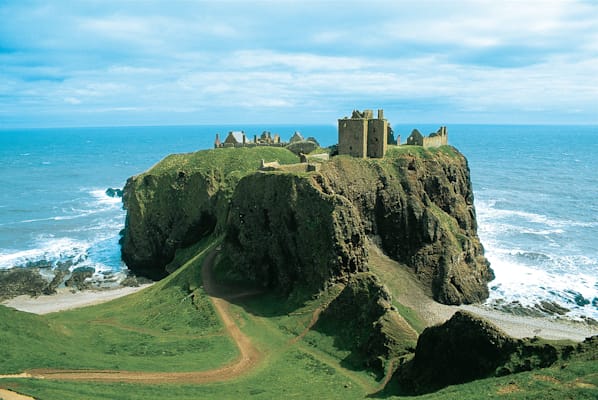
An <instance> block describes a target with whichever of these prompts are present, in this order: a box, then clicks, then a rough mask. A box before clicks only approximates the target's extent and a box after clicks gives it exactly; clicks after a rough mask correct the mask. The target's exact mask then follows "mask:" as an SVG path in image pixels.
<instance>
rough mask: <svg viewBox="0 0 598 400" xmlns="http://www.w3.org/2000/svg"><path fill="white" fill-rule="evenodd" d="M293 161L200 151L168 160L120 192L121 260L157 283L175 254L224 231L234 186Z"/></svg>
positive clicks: (276, 155)
mask: <svg viewBox="0 0 598 400" xmlns="http://www.w3.org/2000/svg"><path fill="white" fill-rule="evenodd" d="M262 159H265V160H267V161H275V160H277V161H278V162H280V163H281V164H285V163H293V162H297V161H298V159H297V157H296V156H295V155H294V154H292V153H290V152H289V151H288V150H285V149H281V148H273V147H268V148H242V149H232V148H231V149H215V150H204V151H199V152H196V153H190V154H176V155H171V156H169V157H167V158H165V159H164V160H162V161H161V162H160V163H158V164H157V165H155V166H154V167H152V168H151V169H150V170H149V171H147V172H145V173H143V174H140V175H137V176H134V177H131V178H129V180H128V181H127V184H126V185H125V188H124V190H123V203H124V207H125V209H126V210H127V218H126V224H125V229H124V231H123V237H122V239H121V245H122V258H123V260H124V261H125V263H126V264H127V266H128V267H129V268H130V269H131V270H132V271H134V272H135V273H136V274H139V275H143V276H147V277H150V278H152V279H160V278H162V277H164V276H165V275H166V274H167V272H166V270H165V266H166V265H167V264H168V263H169V262H170V261H171V260H172V259H173V257H174V253H175V251H176V250H177V249H178V248H181V247H185V246H188V245H190V244H193V243H195V242H197V241H199V240H200V239H201V238H202V237H205V236H206V235H209V234H211V233H213V232H214V231H222V230H223V227H224V223H225V221H226V218H227V215H228V210H229V201H230V198H231V196H232V193H233V191H234V189H235V187H236V184H237V182H238V181H239V179H241V178H242V177H243V176H245V175H246V174H249V173H252V172H255V171H256V170H257V169H258V167H259V165H260V161H261V160H262Z"/></svg>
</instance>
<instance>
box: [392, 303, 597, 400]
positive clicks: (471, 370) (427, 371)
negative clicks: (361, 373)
mask: <svg viewBox="0 0 598 400" xmlns="http://www.w3.org/2000/svg"><path fill="white" fill-rule="evenodd" d="M597 349H598V337H592V338H588V339H586V340H585V341H584V342H583V343H579V344H577V345H573V343H571V344H567V343H563V342H548V341H541V340H540V339H537V338H526V339H515V338H512V337H510V336H508V335H507V334H506V333H504V332H503V331H501V330H500V329H499V328H497V327H496V326H494V325H493V324H491V323H490V322H488V321H486V320H484V319H482V318H480V317H477V316H475V315H473V314H471V313H468V312H465V311H458V312H456V313H455V314H454V315H453V317H452V318H451V319H449V320H448V321H446V322H445V323H444V324H441V325H437V326H433V327H429V328H426V329H425V330H424V331H423V332H422V334H421V335H420V336H419V338H418V341H417V347H416V349H415V356H414V358H413V359H412V360H411V361H410V362H409V363H407V364H404V365H402V366H401V367H400V368H399V369H398V370H397V372H396V373H395V376H394V379H396V380H397V381H398V386H399V388H400V391H401V393H402V394H422V393H427V392H432V391H435V390H438V389H440V388H442V387H445V386H448V385H453V384H459V383H464V382H469V381H472V380H475V379H480V378H486V377H491V376H502V375H508V374H511V373H516V372H522V371H531V370H534V369H539V368H546V367H550V366H552V365H554V364H555V363H557V362H560V361H567V360H569V359H584V360H595V359H597V358H598V352H597Z"/></svg>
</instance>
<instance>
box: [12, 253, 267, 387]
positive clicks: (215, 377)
mask: <svg viewBox="0 0 598 400" xmlns="http://www.w3.org/2000/svg"><path fill="white" fill-rule="evenodd" d="M216 255H217V251H216V250H213V251H212V252H211V253H210V254H208V256H207V257H206V259H205V261H204V264H203V267H202V278H203V285H204V290H205V291H206V293H207V294H208V296H209V297H210V299H211V300H212V303H213V304H214V308H215V309H216V312H217V313H218V315H219V316H220V319H221V320H222V323H223V325H224V327H225V329H226V331H227V332H228V333H229V335H230V336H231V338H232V339H233V341H234V342H235V343H236V345H237V347H238V348H239V353H240V356H239V358H238V359H237V360H235V361H234V362H232V363H231V364H228V365H225V366H223V367H220V368H217V369H212V370H208V371H198V372H135V371H117V370H56V369H33V370H29V371H27V372H26V373H24V374H19V375H6V376H3V377H4V378H38V379H57V380H74V381H94V382H127V383H145V384H152V383H153V384H165V383H189V384H197V383H211V382H222V381H227V380H231V379H234V378H236V377H238V376H240V375H242V374H244V373H247V372H248V371H250V370H251V369H252V368H253V367H254V366H255V365H256V364H257V363H258V362H259V360H260V358H261V355H260V352H259V351H258V350H257V349H256V348H255V346H254V345H253V344H252V343H251V340H250V339H249V338H248V337H247V336H246V335H245V334H244V333H243V332H241V330H240V329H239V327H238V326H237V324H235V321H234V319H233V317H232V316H231V314H230V311H229V306H230V303H229V302H228V301H227V300H226V297H225V292H226V290H225V288H222V287H219V286H217V285H216V284H215V283H214V281H213V278H212V267H213V264H214V259H215V257H216ZM15 399H16V398H15Z"/></svg>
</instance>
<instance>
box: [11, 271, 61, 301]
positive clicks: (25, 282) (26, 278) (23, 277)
mask: <svg viewBox="0 0 598 400" xmlns="http://www.w3.org/2000/svg"><path fill="white" fill-rule="evenodd" d="M48 286H49V285H48V281H47V280H46V279H44V278H43V277H42V276H41V274H40V273H39V269H37V268H13V269H10V270H0V300H5V299H10V298H13V297H16V296H20V295H23V294H25V295H29V296H40V295H42V294H44V292H46V291H48V289H47V288H48Z"/></svg>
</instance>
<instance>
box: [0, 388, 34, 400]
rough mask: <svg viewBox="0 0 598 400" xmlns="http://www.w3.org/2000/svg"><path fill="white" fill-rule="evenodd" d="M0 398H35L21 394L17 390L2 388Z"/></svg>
mask: <svg viewBox="0 0 598 400" xmlns="http://www.w3.org/2000/svg"><path fill="white" fill-rule="evenodd" d="M0 399H2V400H35V398H33V397H29V396H25V395H24V394H19V393H17V392H13V391H12V390H6V389H0Z"/></svg>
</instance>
